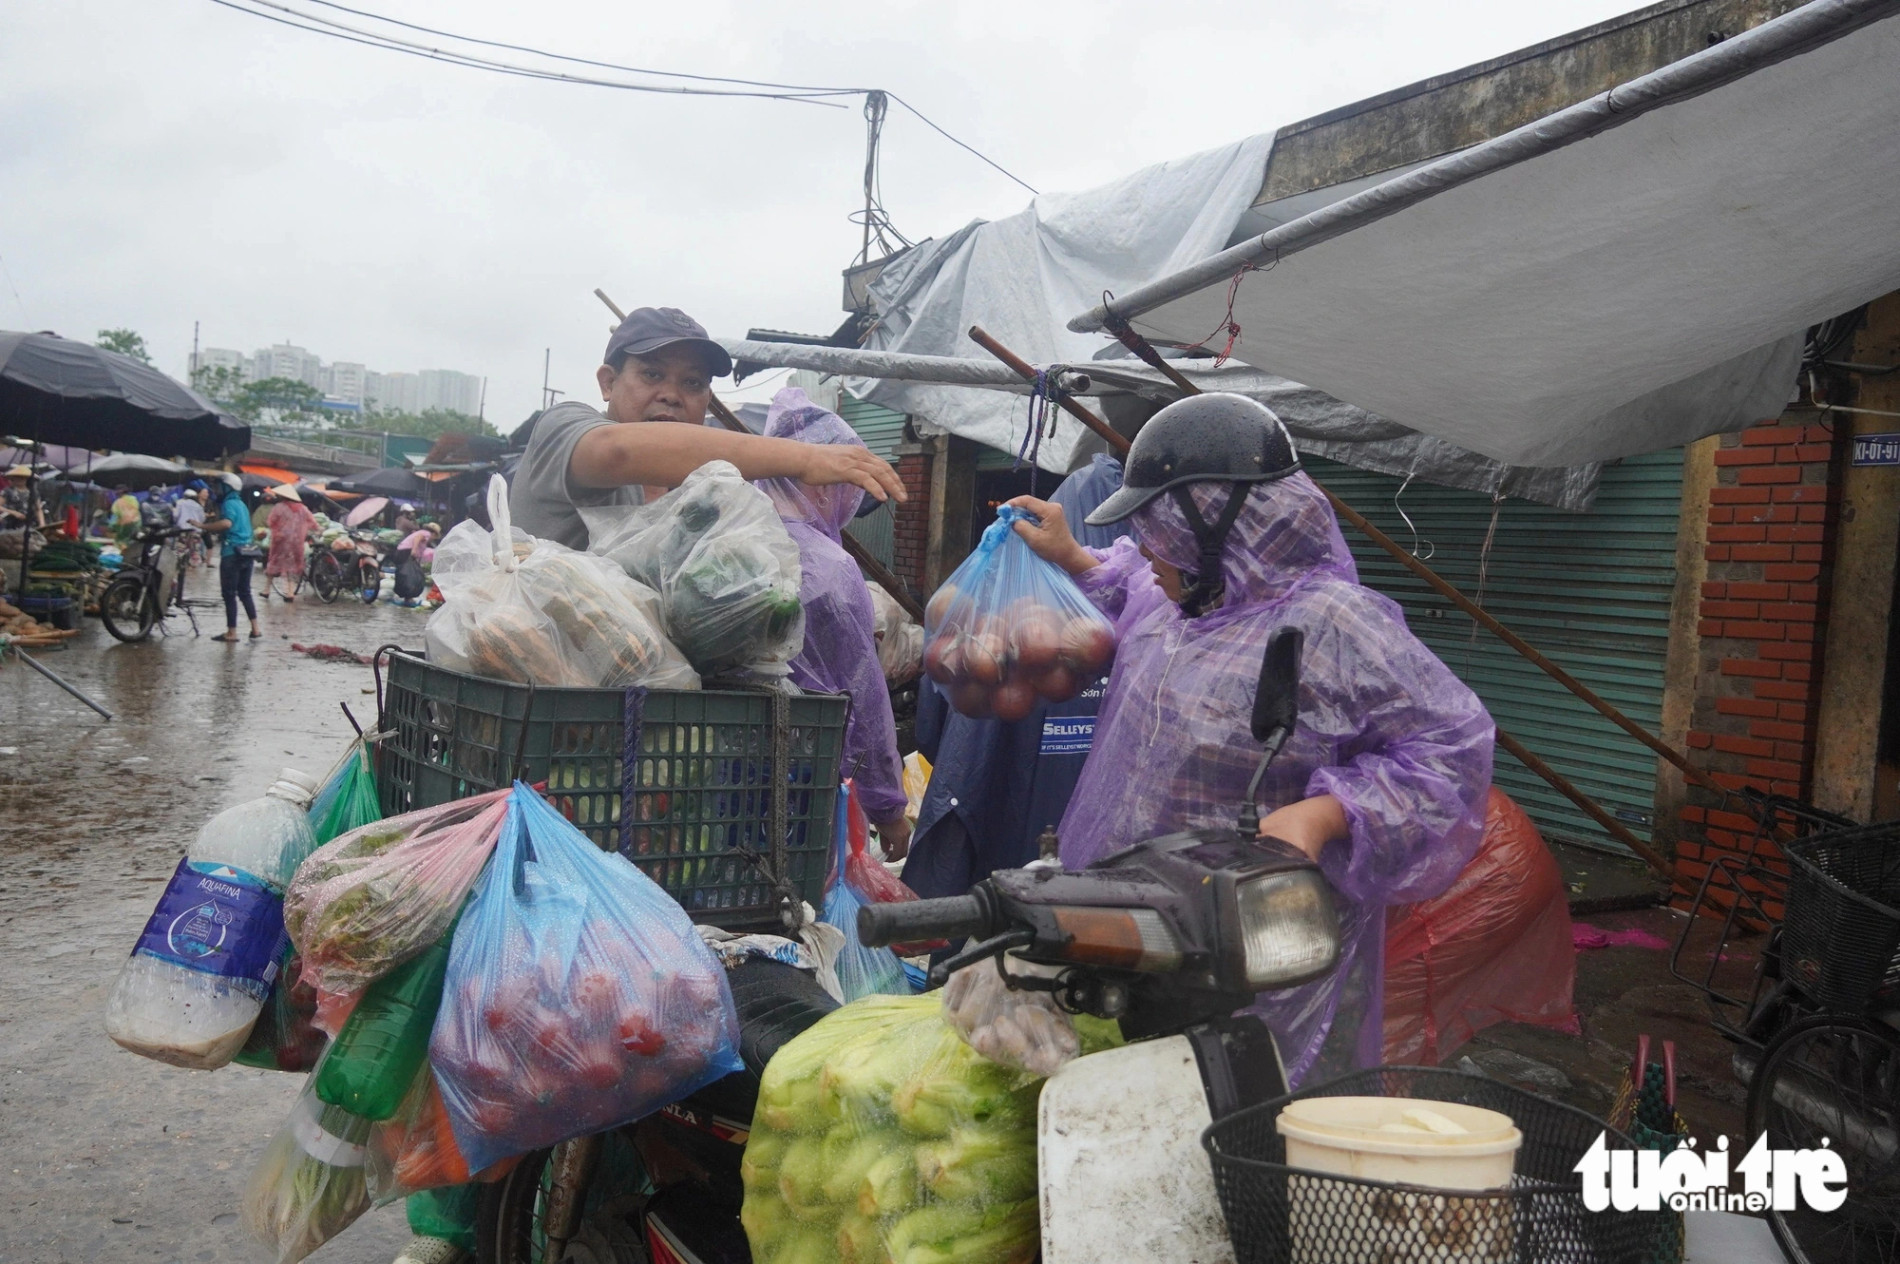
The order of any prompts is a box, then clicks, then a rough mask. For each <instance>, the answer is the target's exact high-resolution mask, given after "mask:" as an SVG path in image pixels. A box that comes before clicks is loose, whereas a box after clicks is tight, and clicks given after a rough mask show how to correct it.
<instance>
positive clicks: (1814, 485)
mask: <svg viewBox="0 0 1900 1264" xmlns="http://www.w3.org/2000/svg"><path fill="white" fill-rule="evenodd" d="M1721 443H1722V446H1721V448H1720V450H1718V451H1717V452H1716V454H1715V467H1716V485H1715V486H1714V488H1712V489H1711V491H1710V505H1709V528H1708V530H1709V536H1708V548H1707V558H1708V576H1707V579H1706V581H1705V582H1704V583H1703V585H1702V600H1701V608H1700V612H1699V613H1700V621H1699V624H1698V628H1697V630H1698V632H1699V634H1700V639H1701V661H1700V669H1699V672H1698V676H1697V681H1696V699H1695V708H1694V712H1693V714H1692V717H1691V720H1690V727H1689V736H1688V742H1689V747H1690V755H1691V757H1692V758H1693V759H1695V760H1696V761H1697V762H1698V763H1699V764H1700V765H1701V766H1702V767H1703V768H1705V769H1707V770H1708V771H1709V772H1710V773H1711V774H1712V775H1713V776H1714V778H1715V779H1716V780H1717V781H1719V782H1720V783H1722V784H1723V785H1725V786H1728V787H1730V788H1731V789H1739V788H1741V787H1742V786H1743V785H1752V786H1755V787H1757V788H1759V789H1762V790H1767V791H1771V792H1773V793H1776V794H1786V795H1793V796H1796V797H1805V796H1806V794H1807V791H1808V784H1809V780H1810V777H1811V775H1812V772H1813V762H1814V740H1815V730H1814V708H1813V705H1812V703H1813V699H1812V697H1811V690H1812V689H1813V687H1814V685H1815V682H1816V678H1817V677H1818V675H1819V674H1820V670H1821V652H1822V645H1821V631H1822V629H1823V627H1824V626H1825V619H1826V615H1825V610H1826V602H1825V594H1824V584H1823V577H1824V575H1825V574H1826V569H1825V568H1826V560H1827V547H1828V542H1829V540H1830V539H1831V537H1832V533H1833V525H1834V511H1835V507H1836V500H1837V497H1838V486H1839V480H1838V477H1837V474H1836V471H1837V469H1838V463H1837V461H1836V460H1835V447H1836V445H1835V442H1834V436H1833V434H1832V433H1831V432H1830V431H1829V430H1828V429H1827V428H1826V427H1822V426H1792V425H1784V424H1782V423H1781V422H1779V421H1775V422H1769V423H1766V424H1764V425H1760V426H1756V427H1754V428H1753V429H1750V430H1745V431H1743V432H1741V433H1740V434H1736V435H1724V436H1723V437H1722V441H1721ZM1689 800H1690V806H1688V807H1686V808H1684V809H1683V813H1682V817H1683V820H1684V821H1685V822H1686V823H1687V824H1688V825H1689V827H1690V828H1689V829H1688V830H1687V831H1686V833H1687V834H1688V835H1689V837H1688V838H1687V839H1685V841H1684V842H1683V843H1682V844H1681V845H1680V846H1679V847H1678V849H1677V864H1676V873H1677V877H1676V883H1677V888H1678V890H1679V891H1682V890H1684V889H1685V888H1686V889H1687V890H1688V891H1689V892H1693V890H1694V884H1695V883H1697V882H1698V881H1700V879H1701V877H1702V875H1703V874H1704V873H1705V872H1706V871H1707V869H1708V861H1709V860H1710V859H1711V858H1712V857H1713V855H1715V854H1719V853H1720V852H1721V851H1723V850H1739V849H1740V848H1742V847H1745V846H1746V844H1747V840H1748V836H1749V834H1750V832H1751V831H1752V828H1753V822H1752V821H1751V820H1750V818H1748V817H1746V816H1743V815H1741V814H1740V813H1737V812H1732V811H1724V810H1723V809H1722V808H1721V806H1720V804H1719V803H1718V802H1717V799H1716V796H1715V795H1714V794H1712V793H1710V792H1706V791H1702V790H1699V789H1697V788H1695V787H1691V789H1690V794H1689Z"/></svg>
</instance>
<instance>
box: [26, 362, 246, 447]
mask: <svg viewBox="0 0 1900 1264" xmlns="http://www.w3.org/2000/svg"><path fill="white" fill-rule="evenodd" d="M0 430H5V431H7V432H9V433H12V434H18V435H21V436H24V437H25V438H28V439H36V440H38V441H40V442H42V443H63V444H69V445H71V446H73V447H81V448H110V449H112V450H114V451H117V452H138V453H143V454H145V455H149V456H184V457H191V458H194V459H196V460H201V461H215V460H219V459H221V458H223V457H227V456H232V455H234V454H236V453H239V452H243V451H245V450H246V449H248V448H249V447H250V446H251V428H250V427H249V426H247V425H245V424H244V423H242V422H240V421H238V420H236V419H235V418H232V417H228V416H225V415H223V414H221V413H219V412H218V410H217V408H216V407H215V406H213V405H212V404H210V403H208V402H207V401H206V400H204V399H203V398H201V397H200V396H199V395H197V394H195V393H194V392H192V391H190V390H187V389H186V388H185V387H183V386H181V385H179V384H178V383H177V382H174V381H173V380H172V379H171V378H169V377H167V376H165V375H164V374H163V373H160V372H159V371H158V370H157V369H155V368H153V367H152V366H151V365H149V364H141V363H140V362H139V361H137V360H134V359H132V358H131V357H130V356H122V355H120V354H118V353H117V352H115V351H104V350H101V349H100V348H98V347H95V346H92V345H91V344H89V343H84V342H74V341H72V340H71V339H67V338H61V337H60V336H59V335H58V334H49V333H39V334H23V333H8V332H0Z"/></svg>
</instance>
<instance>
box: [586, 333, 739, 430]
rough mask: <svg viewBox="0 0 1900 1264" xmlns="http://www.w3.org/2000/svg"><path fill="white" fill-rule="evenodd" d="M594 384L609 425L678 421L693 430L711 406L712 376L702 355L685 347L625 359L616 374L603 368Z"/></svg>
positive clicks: (601, 367)
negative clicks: (605, 407) (623, 422)
mask: <svg viewBox="0 0 1900 1264" xmlns="http://www.w3.org/2000/svg"><path fill="white" fill-rule="evenodd" d="M599 381H600V394H601V398H603V399H605V400H606V401H607V419H608V420H609V421H677V422H683V423H684V424H686V425H689V426H697V425H701V424H702V423H704V422H705V420H706V409H707V408H708V407H709V406H710V405H711V403H712V375H711V374H710V373H709V372H707V365H706V357H705V354H704V353H703V352H701V351H699V350H698V349H696V348H694V347H690V346H676V347H661V348H660V349H659V350H658V351H655V352H653V353H652V354H650V355H644V356H628V357H627V359H626V362H625V363H624V364H622V365H621V367H620V372H619V373H615V372H614V371H613V369H611V368H609V367H608V366H607V365H604V364H603V365H601V366H600V373H599Z"/></svg>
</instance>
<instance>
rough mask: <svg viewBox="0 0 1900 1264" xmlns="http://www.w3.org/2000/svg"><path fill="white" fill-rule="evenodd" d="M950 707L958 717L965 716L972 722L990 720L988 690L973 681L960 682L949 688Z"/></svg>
mask: <svg viewBox="0 0 1900 1264" xmlns="http://www.w3.org/2000/svg"><path fill="white" fill-rule="evenodd" d="M950 705H951V706H953V707H955V708H956V709H957V713H958V714H959V715H967V716H969V717H970V718H971V719H972V720H987V719H989V718H990V715H991V711H990V690H989V687H988V686H986V685H979V684H977V683H976V682H975V681H973V680H965V681H961V682H960V683H958V684H955V685H952V686H951V687H950Z"/></svg>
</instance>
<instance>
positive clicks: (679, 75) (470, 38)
mask: <svg viewBox="0 0 1900 1264" xmlns="http://www.w3.org/2000/svg"><path fill="white" fill-rule="evenodd" d="M305 3H308V4H317V5H321V6H323V7H324V8H326V9H335V10H337V11H338V12H339V13H348V14H351V15H353V16H355V17H359V18H369V19H370V20H371V21H375V22H386V23H388V24H389V25H390V26H400V27H402V28H404V29H405V30H410V31H420V32H421V33H422V34H424V35H439V36H441V37H442V38H444V39H452V40H459V41H460V42H462V43H464V44H480V45H481V46H482V47H484V48H501V49H506V50H507V51H509V52H511V53H528V54H530V55H532V56H535V57H546V58H547V59H548V60H550V61H564V62H569V63H571V64H573V65H576V66H593V67H595V68H596V69H598V70H623V71H626V72H627V73H629V74H635V75H658V76H660V77H662V78H666V79H697V80H700V81H702V82H705V83H736V84H743V85H745V86H747V87H752V88H781V89H784V90H786V91H789V92H826V93H834V92H835V93H849V94H855V93H859V92H862V91H864V89H862V88H820V87H813V86H812V85H810V84H799V83H773V82H771V81H770V80H765V79H728V78H725V77H723V76H720V75H694V74H688V73H686V72H684V71H679V70H648V69H645V68H643V67H640V66H622V65H620V64H618V63H616V62H611V61H591V60H589V59H588V58H585V57H570V56H568V55H567V54H565V53H550V52H548V51H547V50H546V49H541V48H531V47H529V46H528V45H526V44H509V43H505V42H504V41H501V40H489V39H481V38H478V37H477V36H474V35H457V34H456V33H455V32H453V31H440V30H437V29H436V28H435V27H432V26H420V25H417V24H416V23H414V22H404V21H403V20H402V19H400V18H389V17H384V16H383V15H382V14H380V13H371V12H368V11H367V10H364V9H352V8H350V7H349V6H348V5H344V4H336V3H334V0H305Z"/></svg>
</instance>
